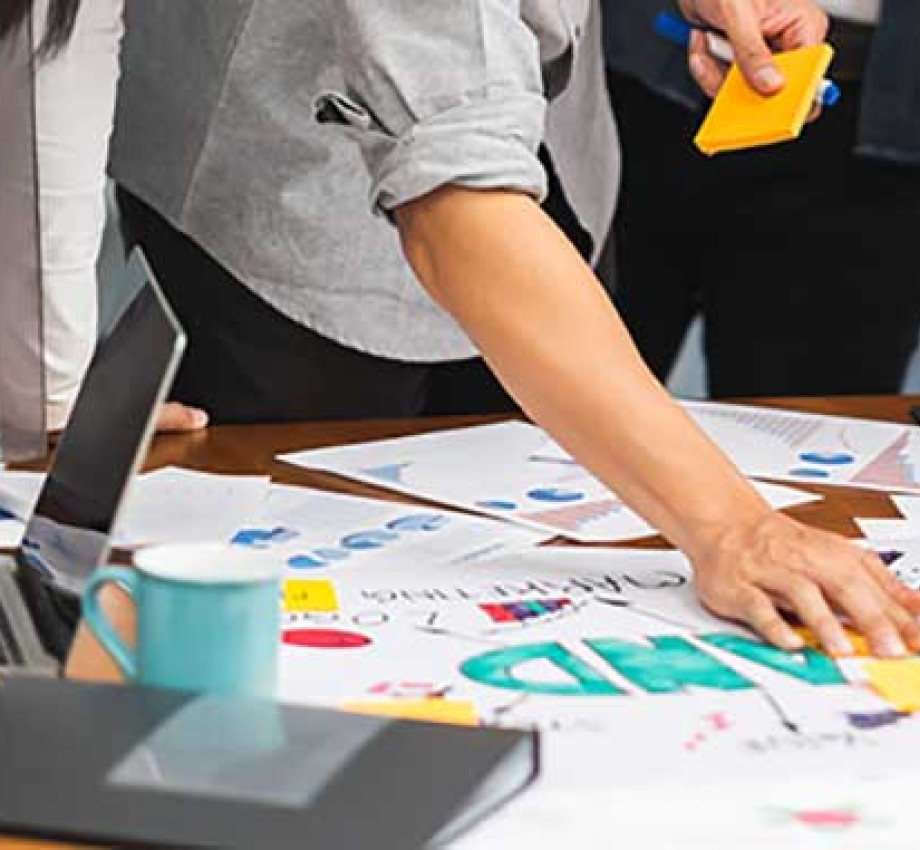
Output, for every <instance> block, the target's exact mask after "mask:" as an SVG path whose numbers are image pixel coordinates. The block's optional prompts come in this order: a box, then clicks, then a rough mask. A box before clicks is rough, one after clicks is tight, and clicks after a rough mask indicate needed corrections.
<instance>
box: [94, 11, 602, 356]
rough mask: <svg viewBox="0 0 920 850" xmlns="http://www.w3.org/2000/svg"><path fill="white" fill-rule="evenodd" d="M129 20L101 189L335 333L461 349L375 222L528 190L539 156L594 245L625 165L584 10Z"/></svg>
mask: <svg viewBox="0 0 920 850" xmlns="http://www.w3.org/2000/svg"><path fill="white" fill-rule="evenodd" d="M126 15H127V38H126V42H125V45H124V50H123V72H122V74H123V76H122V81H121V85H120V89H119V108H118V117H117V122H116V128H117V129H116V134H115V138H114V140H113V145H112V152H111V164H110V171H111V173H112V175H113V177H114V178H115V179H116V180H117V181H118V182H119V183H121V184H122V185H123V186H125V187H126V188H127V189H129V190H130V191H132V192H134V193H135V194H137V195H139V196H140V197H141V198H142V199H144V200H145V201H146V202H147V203H149V204H150V205H152V206H153V207H154V208H156V209H157V210H159V212H161V213H162V214H163V215H165V216H166V217H167V218H168V219H169V220H170V221H172V222H173V223H174V224H175V225H177V226H178V227H180V228H181V229H182V230H183V231H185V232H186V233H188V234H189V235H190V236H191V237H192V238H194V239H195V240H196V241H197V242H198V243H199V244H200V245H201V246H202V247H203V248H204V249H205V250H207V251H208V252H209V253H210V254H211V255H213V256H214V257H215V258H216V259H217V260H218V261H219V262H220V263H221V264H223V265H224V266H225V267H226V268H227V269H228V270H230V271H231V272H232V273H234V274H235V275H236V276H237V277H238V278H239V279H240V280H241V281H242V282H243V283H245V284H246V285H247V286H248V287H250V288H251V289H252V290H253V291H254V292H255V293H257V294H258V295H259V296H261V297H262V298H263V299H265V300H266V301H267V302H269V303H270V304H272V305H273V306H274V307H276V308H277V309H279V310H280V311H281V312H283V313H284V314H286V315H287V316H289V317H291V318H293V319H294V320H296V321H298V322H300V323H302V324H304V325H306V326H308V327H310V328H312V329H314V330H316V331H317V332H319V333H321V334H323V335H325V336H327V337H330V338H332V339H334V340H336V341H338V342H341V343H344V344H345V345H348V346H350V347H352V348H356V349H358V350H361V351H365V352H369V353H372V354H376V355H379V356H385V357H391V358H395V359H400V360H408V361H431V362H435V361H441V360H451V359H458V358H462V357H468V356H471V355H472V354H474V349H473V347H472V345H471V343H470V342H469V340H468V339H467V338H466V336H465V335H464V334H463V332H462V331H461V329H460V328H459V327H457V325H456V324H455V323H454V321H453V320H452V319H451V318H450V317H449V316H448V315H447V314H445V313H444V312H443V311H442V310H441V309H440V308H439V307H437V306H436V305H435V304H434V303H433V302H432V301H431V300H430V299H429V298H428V296H427V295H426V293H425V292H424V290H423V289H422V287H421V286H420V285H419V283H418V282H417V281H416V280H415V278H414V276H413V274H412V272H411V270H410V268H409V267H408V265H407V263H406V262H405V260H404V259H403V256H402V253H401V251H400V246H399V242H398V237H397V234H396V232H395V229H394V228H393V227H392V225H391V224H390V223H389V221H388V220H387V216H386V215H381V214H380V213H386V212H388V211H390V210H391V209H392V208H394V207H396V206H398V205H400V204H402V203H405V202H406V201H409V200H412V199H414V198H417V197H420V196H421V195H423V194H425V193H427V192H430V191H431V190H433V189H436V188H437V187H439V186H443V185H446V184H449V183H452V184H456V185H461V186H466V187H471V188H500V187H501V188H507V189H511V190H516V191H521V192H526V193H528V194H531V195H534V196H536V197H540V196H542V195H543V194H544V192H545V185H546V179H545V175H544V173H543V170H542V168H541V166H540V163H539V160H538V158H537V156H536V152H537V149H538V147H539V145H540V143H541V141H543V142H545V143H546V145H547V147H548V149H549V151H550V153H551V156H552V158H553V160H554V164H555V166H556V169H557V171H558V172H559V176H560V180H561V183H562V185H563V187H564V190H565V193H566V196H567V198H568V200H569V203H570V204H571V206H572V207H573V209H574V210H575V212H576V214H577V215H578V217H579V219H580V221H581V223H582V225H583V226H584V228H585V229H586V230H587V231H588V232H589V233H590V234H591V235H592V236H593V237H594V241H595V245H596V247H597V248H598V249H599V248H600V247H601V245H602V242H603V240H604V237H605V235H606V231H607V228H608V226H609V223H610V219H611V216H612V213H613V203H614V197H615V182H616V181H615V175H616V172H617V170H618V161H617V159H618V153H617V145H616V135H615V130H614V127H613V121H612V117H611V115H610V111H609V106H608V103H607V95H606V89H605V86H604V79H603V63H602V60H601V53H600V32H599V30H600V26H599V23H600V22H599V17H598V15H599V13H598V10H597V8H596V6H595V4H594V2H593V0H128V6H127V12H126ZM548 103H549V106H548V105H547V104H548ZM354 142H357V144H355V143H354ZM474 283H475V284H476V285H483V282H481V281H478V282H472V281H471V285H472V284H474Z"/></svg>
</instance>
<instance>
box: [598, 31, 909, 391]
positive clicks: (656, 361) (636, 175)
mask: <svg viewBox="0 0 920 850" xmlns="http://www.w3.org/2000/svg"><path fill="white" fill-rule="evenodd" d="M652 38H653V36H651V37H649V39H648V40H651V39H652ZM609 85H610V90H611V97H612V100H613V105H614V110H615V113H616V115H617V118H618V122H619V125H620V133H621V138H622V142H623V152H624V170H623V186H622V192H621V201H620V208H619V210H618V213H617V217H616V221H615V228H614V233H615V240H616V257H617V296H616V300H617V302H618V306H619V307H620V309H621V311H622V313H623V317H624V319H625V321H626V323H627V324H628V326H629V328H630V330H631V331H632V333H633V334H634V336H635V338H636V341H637V343H638V345H639V348H640V350H641V351H642V353H643V355H644V356H645V357H646V358H647V360H648V361H649V363H650V365H651V366H652V368H653V369H654V370H655V372H656V373H657V374H658V375H659V376H662V377H664V376H666V375H667V373H668V372H669V370H670V368H671V365H672V364H673V361H674V358H675V355H676V353H677V351H678V349H679V346H680V344H681V342H682V340H683V337H684V334H685V332H686V330H687V327H688V325H689V323H690V321H691V320H692V318H693V316H694V314H695V313H697V312H698V311H699V312H702V314H703V315H704V317H705V349H706V355H707V360H708V366H709V377H710V392H711V394H712V395H714V396H722V397H724V396H736V395H831V394H838V393H894V392H898V391H899V389H900V386H901V383H902V380H903V377H904V374H905V371H906V368H907V365H908V363H909V360H910V357H911V354H912V352H913V350H914V347H915V345H916V343H917V329H918V327H920V262H918V259H917V248H916V244H917V243H916V240H917V239H918V238H920V165H917V166H908V165H897V164H894V163H891V162H885V161H882V160H876V159H871V158H868V157H861V156H857V155H855V154H854V153H853V150H854V143H855V141H856V137H857V135H858V133H859V132H860V129H859V128H860V117H859V116H860V111H859V104H860V94H861V92H860V86H859V84H858V83H844V84H843V98H842V100H841V102H840V104H839V105H838V106H836V107H835V108H833V109H830V110H826V111H825V113H824V114H823V115H822V116H821V118H820V119H819V120H818V121H817V122H815V123H814V124H812V125H809V126H808V127H806V129H805V132H804V134H803V136H802V137H801V138H800V139H799V140H798V141H796V142H794V143H790V144H784V145H778V146H774V147H768V148H759V149H755V150H751V151H744V152H738V153H732V154H723V155H721V156H718V157H715V158H712V159H707V158H706V157H704V156H702V155H701V154H699V153H698V152H697V151H696V149H695V148H694V147H693V145H692V143H691V139H692V137H693V135H694V133H695V130H696V129H697V127H698V126H699V123H700V120H701V115H700V114H699V113H698V112H694V111H691V110H689V109H687V108H685V107H684V106H681V105H678V104H676V103H674V102H672V101H671V100H669V99H667V98H664V97H661V96H659V95H657V94H654V93H653V92H652V91H650V90H649V89H648V88H647V87H646V86H644V85H642V84H641V83H638V82H636V81H635V80H633V79H632V78H630V77H626V76H624V75H621V74H611V76H610V79H609Z"/></svg>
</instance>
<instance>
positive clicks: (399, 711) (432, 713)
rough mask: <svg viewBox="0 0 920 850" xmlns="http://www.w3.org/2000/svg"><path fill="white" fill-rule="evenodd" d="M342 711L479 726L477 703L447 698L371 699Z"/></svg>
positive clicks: (348, 706) (348, 703)
mask: <svg viewBox="0 0 920 850" xmlns="http://www.w3.org/2000/svg"><path fill="white" fill-rule="evenodd" d="M342 708H343V709H345V711H352V712H355V713H356V714H373V715H376V716H379V717H398V718H399V719H401V720H427V721H428V722H430V723H451V724H453V725H454V726H478V725H479V717H478V715H477V714H476V706H475V705H473V703H471V702H465V701H461V700H449V699H419V700H408V699H406V700H402V699H396V700H377V701H374V702H347V703H344V704H343V705H342Z"/></svg>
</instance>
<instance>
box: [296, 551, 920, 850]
mask: <svg viewBox="0 0 920 850" xmlns="http://www.w3.org/2000/svg"><path fill="white" fill-rule="evenodd" d="M335 585H336V593H337V597H338V602H339V607H338V610H337V611H336V612H334V613H332V614H329V613H321V612H315V613H307V614H302V615H300V616H298V617H296V618H288V619H287V621H286V622H285V624H284V627H283V631H282V647H281V664H280V671H281V675H280V687H279V692H278V695H279V697H280V698H281V699H282V701H286V702H295V703H296V702H307V703H318V704H321V705H326V706H337V707H341V706H342V705H349V706H353V705H354V704H359V705H363V704H366V703H373V704H374V707H375V708H376V710H378V711H389V712H391V713H393V714H394V715H396V716H399V712H400V711H402V710H403V709H405V708H406V703H408V702H412V701H419V700H421V701H428V700H437V699H442V700H448V701H454V702H459V703H468V704H471V705H472V706H473V710H474V712H475V716H476V717H477V718H478V721H479V722H480V723H482V724H484V725H491V726H499V727H517V728H538V729H540V730H541V731H542V732H543V737H542V743H543V772H542V776H543V779H542V780H541V782H542V787H545V788H547V789H553V790H560V789H561V790H566V791H570V790H572V789H576V788H582V789H599V788H606V789H619V790H624V789H628V790H637V789H638V790H641V789H648V790H650V791H655V792H658V793H662V794H664V796H663V797H662V799H670V793H669V792H667V791H662V786H667V784H668V783H669V782H671V783H673V785H674V793H676V794H678V795H679V789H680V788H690V787H697V786H701V787H702V786H704V785H706V784H713V783H720V782H722V783H725V782H731V783H735V784H737V785H738V786H745V785H757V784H763V783H770V782H784V781H787V780H788V778H789V777H791V776H794V777H798V778H800V779H803V780H806V779H807V781H809V782H813V783H815V786H816V787H817V788H823V787H825V785H829V786H830V787H834V788H839V787H840V785H839V783H841V782H843V783H847V782H851V781H852V782H858V781H861V780H862V779H864V778H889V777H901V778H903V780H904V781H912V778H913V776H914V775H915V771H916V765H915V761H916V760H915V757H914V753H916V752H917V750H918V748H920V715H918V716H911V715H908V714H906V713H905V712H903V711H900V710H898V709H896V708H894V707H893V705H892V703H891V702H890V701H888V700H887V699H884V698H883V697H882V696H881V695H880V694H879V693H878V692H877V690H876V689H875V688H874V687H872V686H871V685H870V684H869V682H868V681H867V676H866V675H863V674H860V675H858V676H857V675H851V672H850V665H863V664H865V663H867V661H872V660H873V659H863V658H858V659H847V660H837V659H835V658H831V657H830V656H828V655H827V654H826V653H824V652H822V651H818V650H816V649H812V648H808V649H805V650H803V651H801V652H797V653H791V654H790V653H786V652H783V651H781V650H778V649H776V648H774V647H771V646H769V645H767V644H765V643H763V642H762V641H761V640H759V639H758V638H757V637H756V636H755V635H754V634H753V633H751V632H750V631H748V630H746V629H743V628H740V627H738V626H736V625H733V624H730V623H727V622H725V621H723V620H720V619H718V618H716V617H714V616H712V615H710V614H709V613H707V612H706V611H705V610H704V609H703V608H702V607H701V605H700V604H699V602H698V600H697V598H696V595H695V593H694V591H693V587H692V583H691V573H690V567H689V565H688V563H687V561H686V559H685V558H684V557H683V556H682V555H680V554H679V553H676V552H673V551H662V552H655V551H630V550H622V549H621V550H603V549H588V548H575V549H573V548H564V547H559V548H556V547H544V548H539V549H532V550H528V551H524V552H521V553H518V554H516V555H511V556H507V557H505V558H501V559H497V560H493V561H491V562H489V564H488V565H484V566H482V567H479V566H476V567H451V566H441V567H438V568H436V569H429V568H427V567H426V565H424V564H422V563H419V562H417V561H408V560H407V561H405V562H391V563H389V564H386V565H383V564H377V565H375V566H373V567H370V566H365V567H355V568H354V569H352V570H350V571H342V572H340V573H339V574H338V575H337V577H336V578H335ZM901 704H903V703H901ZM844 787H846V785H844ZM742 846H743V845H742Z"/></svg>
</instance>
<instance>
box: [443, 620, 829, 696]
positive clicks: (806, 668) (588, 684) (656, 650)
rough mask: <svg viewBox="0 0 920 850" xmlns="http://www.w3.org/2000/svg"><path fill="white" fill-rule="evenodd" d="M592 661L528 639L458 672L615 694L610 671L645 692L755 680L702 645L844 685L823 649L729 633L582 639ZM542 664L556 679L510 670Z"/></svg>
mask: <svg viewBox="0 0 920 850" xmlns="http://www.w3.org/2000/svg"><path fill="white" fill-rule="evenodd" d="M583 645H584V646H585V647H586V648H587V649H589V650H591V652H592V654H593V656H594V658H596V659H597V660H596V662H595V663H591V662H589V661H587V660H585V655H584V653H580V654H578V655H576V654H575V653H574V652H572V651H571V650H570V649H567V648H566V647H565V646H563V645H562V644H561V643H557V642H547V643H533V644H525V645H522V646H514V647H508V648H506V649H497V650H494V651H492V652H486V653H484V654H482V655H478V656H476V657H475V658H470V659H468V660H467V661H465V662H464V663H463V664H462V665H461V667H460V671H461V673H462V674H463V675H464V676H466V677H467V678H468V679H471V680H472V681H474V682H477V683H478V684H481V685H487V686H489V687H493V688H502V689H504V690H509V691H517V692H520V693H527V694H545V695H550V696H572V697H581V696H585V697H597V696H620V695H623V694H624V693H625V691H624V690H623V689H622V688H621V687H619V686H617V685H616V684H614V683H613V682H612V681H610V677H609V673H610V671H613V672H615V673H617V674H619V676H622V677H623V678H624V679H626V680H628V681H629V682H631V683H632V684H633V685H635V686H636V687H637V688H640V689H642V690H644V691H646V692H647V693H650V694H672V693H677V692H680V691H683V690H685V689H686V688H708V689H710V690H716V691H742V690H748V689H752V688H757V687H759V685H758V684H757V683H756V682H754V681H751V680H750V679H747V678H745V677H744V676H742V675H741V674H740V673H738V672H737V671H735V670H733V669H732V668H731V667H729V666H727V665H726V664H724V663H723V662H722V661H720V660H719V659H718V658H716V657H714V656H713V655H710V654H709V653H708V652H706V651H705V649H704V648H703V646H705V645H709V646H712V647H715V648H717V649H720V650H723V651H724V652H727V653H730V654H732V655H735V656H736V657H738V658H741V659H743V660H745V661H749V662H752V663H754V664H758V665H760V666H761V667H765V668H768V669H770V670H773V671H775V672H778V673H783V674H785V675H787V676H790V677H792V678H794V679H797V680H799V681H801V682H805V683H807V684H809V685H814V686H817V687H825V686H830V685H844V684H846V679H845V678H844V677H843V675H842V674H841V672H840V670H839V669H838V667H837V665H836V664H835V663H834V662H833V661H832V660H831V659H830V658H828V657H827V656H826V655H822V654H821V653H820V652H816V651H815V650H812V649H805V650H803V651H802V652H798V653H795V654H791V653H788V652H784V651H783V650H781V649H776V648H774V647H772V646H768V645H767V644H764V643H760V642H758V641H755V640H751V639H749V638H745V637H741V636H739V635H732V634H709V635H700V636H698V637H697V638H696V640H695V641H694V642H691V641H689V640H687V639H686V638H682V637H671V636H663V637H652V638H649V639H648V645H645V644H641V643H635V642H632V641H626V640H618V639H612V638H596V639H592V640H585V641H583ZM533 662H542V663H543V665H546V664H549V665H551V666H552V667H554V668H555V669H556V671H558V672H560V673H562V674H563V675H564V677H565V680H564V681H560V680H558V679H557V680H554V681H551V682H550V681H538V680H533V679H528V678H526V677H524V676H523V675H518V671H519V669H520V668H521V667H522V666H523V665H525V664H531V663H533Z"/></svg>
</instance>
